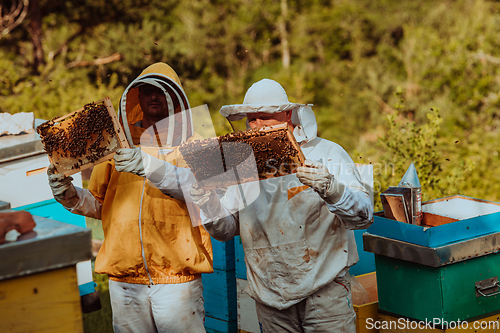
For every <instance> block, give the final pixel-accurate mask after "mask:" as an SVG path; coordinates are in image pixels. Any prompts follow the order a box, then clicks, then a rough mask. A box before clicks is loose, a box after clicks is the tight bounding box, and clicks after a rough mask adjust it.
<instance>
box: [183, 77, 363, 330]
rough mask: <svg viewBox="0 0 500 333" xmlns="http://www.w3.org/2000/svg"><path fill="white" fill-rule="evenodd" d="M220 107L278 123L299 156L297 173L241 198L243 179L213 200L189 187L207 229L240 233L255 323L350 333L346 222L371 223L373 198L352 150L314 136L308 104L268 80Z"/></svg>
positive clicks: (352, 250) (351, 247)
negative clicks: (244, 199) (292, 139)
mask: <svg viewBox="0 0 500 333" xmlns="http://www.w3.org/2000/svg"><path fill="white" fill-rule="evenodd" d="M220 113H221V114H222V115H223V116H225V117H227V118H228V119H229V120H234V119H241V118H242V117H245V116H246V117H247V124H248V126H249V127H250V128H255V127H260V126H266V125H275V124H278V123H287V124H288V126H289V128H290V129H291V130H293V134H294V136H295V138H296V139H297V142H299V144H300V146H301V149H302V151H303V153H304V155H305V157H306V159H307V161H306V163H305V166H303V167H299V168H298V169H297V173H296V174H291V175H285V176H282V177H277V178H272V179H268V180H263V181H260V182H258V191H253V192H254V194H255V193H257V197H256V198H252V200H250V203H245V204H244V205H242V203H241V195H242V193H246V192H248V189H249V188H250V187H248V186H250V185H248V186H247V191H245V186H246V185H247V184H242V185H241V187H243V191H242V190H241V187H238V186H233V187H230V188H229V189H228V190H227V192H226V194H225V195H224V196H223V197H222V198H221V199H220V200H219V198H218V197H217V195H216V193H215V191H204V190H203V189H201V188H200V187H199V186H197V184H195V185H193V187H192V188H191V190H190V194H191V196H192V197H193V200H194V202H195V203H196V204H197V205H198V206H199V207H200V209H201V211H202V218H203V220H204V226H205V228H206V229H207V231H208V232H209V233H210V234H211V235H212V236H213V237H214V238H216V239H218V240H221V241H227V240H230V239H231V238H233V237H234V236H236V235H240V236H241V241H242V244H243V249H244V251H245V263H246V267H247V278H248V287H247V289H246V292H247V293H248V294H249V295H250V296H251V297H252V298H253V299H254V300H255V301H256V307H257V315H258V318H259V323H260V327H261V330H262V332H271V333H274V332H355V331H356V328H355V318H356V315H355V313H354V310H353V307H352V301H351V288H350V276H349V267H351V266H352V265H354V264H355V263H356V262H357V261H358V253H357V250H356V243H355V240H354V233H353V231H352V229H363V228H367V227H368V226H369V225H370V224H371V223H372V222H373V207H372V203H371V199H370V197H369V195H368V192H367V190H366V189H365V188H364V187H363V185H362V184H361V181H360V176H359V173H358V171H357V169H356V166H355V165H354V163H353V161H352V159H351V158H350V157H349V155H348V154H347V153H346V152H345V150H344V149H343V148H342V147H341V146H339V145H338V144H336V143H333V142H331V141H328V140H325V139H321V138H319V137H317V136H316V132H317V125H316V119H315V116H314V113H313V112H312V110H311V107H310V106H309V105H304V104H296V103H291V102H289V101H288V97H287V95H286V92H285V90H284V89H283V88H282V87H281V85H280V84H279V83H277V82H276V81H273V80H269V79H264V80H261V81H259V82H257V83H255V84H253V85H252V86H251V87H250V88H249V89H248V91H247V93H246V95H245V99H244V101H243V104H240V105H228V106H224V107H222V108H221V110H220ZM252 186H255V184H254V185H252ZM247 194H248V193H247ZM242 206H243V207H244V208H242Z"/></svg>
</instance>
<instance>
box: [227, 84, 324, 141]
mask: <svg viewBox="0 0 500 333" xmlns="http://www.w3.org/2000/svg"><path fill="white" fill-rule="evenodd" d="M311 106H312V104H299V103H292V102H290V101H288V96H287V94H286V92H285V89H283V87H282V86H281V85H280V84H279V83H278V82H276V81H274V80H270V79H263V80H260V81H258V82H256V83H254V84H253V85H252V86H251V87H250V88H248V90H247V93H246V94H245V98H244V100H243V104H233V105H225V106H223V107H222V108H221V109H220V110H219V112H220V114H221V115H223V116H224V117H226V118H227V119H228V120H230V121H232V120H239V119H243V118H245V117H246V114H247V113H255V112H265V113H277V112H283V111H289V110H291V111H292V123H293V124H294V125H295V126H296V127H295V129H294V131H293V134H294V136H295V138H296V139H297V141H299V142H301V141H304V140H306V141H311V140H313V139H314V138H316V135H317V131H318V125H317V124H316V117H315V116H314V112H313V111H312V109H311Z"/></svg>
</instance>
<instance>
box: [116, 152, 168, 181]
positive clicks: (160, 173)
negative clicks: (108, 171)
mask: <svg viewBox="0 0 500 333" xmlns="http://www.w3.org/2000/svg"><path fill="white" fill-rule="evenodd" d="M113 159H114V160H115V169H116V171H119V172H130V173H133V174H135V175H137V176H140V177H147V178H148V179H149V180H151V181H152V182H153V183H155V182H160V181H161V180H162V179H163V177H164V176H165V171H166V165H165V163H166V162H164V161H162V160H159V159H157V158H154V157H153V156H151V155H149V154H146V153H145V152H143V151H142V149H141V148H140V147H135V148H132V149H130V148H119V149H117V150H116V154H115V155H114V156H113Z"/></svg>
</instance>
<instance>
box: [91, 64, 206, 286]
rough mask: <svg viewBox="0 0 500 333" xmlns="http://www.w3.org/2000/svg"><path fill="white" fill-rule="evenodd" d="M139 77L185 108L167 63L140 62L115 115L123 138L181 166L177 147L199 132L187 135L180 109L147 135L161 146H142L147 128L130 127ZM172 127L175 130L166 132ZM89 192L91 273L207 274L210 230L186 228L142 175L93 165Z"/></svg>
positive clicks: (140, 276)
mask: <svg viewBox="0 0 500 333" xmlns="http://www.w3.org/2000/svg"><path fill="white" fill-rule="evenodd" d="M152 80H153V81H152ZM141 83H149V84H155V83H156V84H155V85H157V84H160V85H162V86H163V87H164V91H165V93H166V94H170V96H167V99H168V100H169V101H170V102H169V109H170V108H171V107H172V106H173V109H174V110H179V109H182V110H189V103H188V101H187V97H186V95H185V93H184V91H183V90H182V87H181V85H180V81H179V78H178V77H177V75H176V74H175V72H174V71H173V70H172V69H171V68H170V67H169V66H168V65H166V64H163V63H157V64H154V65H152V66H150V67H148V68H146V69H145V70H144V71H143V72H142V73H141V75H140V76H139V77H138V78H137V79H136V80H134V81H133V82H132V83H131V84H130V85H129V87H128V88H127V89H126V90H125V92H124V94H123V96H122V100H121V102H120V103H121V104H120V112H121V119H120V120H121V121H122V123H123V125H124V126H123V127H124V130H125V132H126V134H127V137H128V138H129V141H133V142H134V144H136V145H137V144H140V143H141V142H142V145H141V147H142V148H143V150H144V151H146V152H148V153H151V152H156V154H155V155H156V156H155V157H158V155H157V154H158V152H160V151H162V150H163V151H167V153H166V158H165V159H166V160H168V161H169V162H171V163H172V164H174V165H176V166H179V167H185V166H186V165H185V163H184V161H183V160H182V158H181V157H180V153H179V152H178V150H177V149H176V146H177V145H178V144H180V143H181V142H183V141H189V140H193V139H198V138H199V137H197V135H196V134H194V133H193V130H192V122H191V119H190V113H189V111H186V112H182V113H183V115H182V117H181V116H178V114H176V115H175V116H174V117H169V118H167V120H166V121H167V123H168V122H171V121H174V120H175V124H174V123H172V126H171V127H168V125H167V126H166V127H167V129H166V130H163V131H162V130H161V129H159V130H158V132H157V133H156V135H155V136H154V138H155V139H157V140H155V142H161V145H160V147H156V148H153V149H152V148H151V147H149V148H148V149H146V148H145V147H144V146H145V144H144V143H145V142H151V141H153V140H149V139H148V138H149V137H148V131H146V129H143V128H141V127H138V126H134V125H135V124H137V123H138V122H139V124H140V120H141V119H142V110H141V108H140V105H139V99H138V88H137V87H138V85H140V84H141ZM174 110H171V111H172V112H171V115H173V113H174ZM124 111H125V112H124ZM125 114H126V117H124V115H125ZM186 115H187V116H186ZM181 119H182V120H181ZM181 121H182V122H183V123H181ZM127 125H129V126H127ZM172 129H174V132H175V133H173V135H172V134H171V135H168V132H170V133H172ZM145 138H146V139H147V140H145ZM165 143H166V144H165ZM165 147H167V149H165ZM160 154H161V153H160ZM163 154H165V153H163ZM89 190H90V192H91V193H92V195H93V196H94V197H95V198H96V199H97V200H98V201H99V202H101V204H102V210H101V219H102V226H103V230H104V237H105V240H104V243H103V245H102V247H101V249H100V250H99V253H98V255H97V258H96V262H95V271H96V272H97V273H101V274H108V275H109V277H110V279H112V280H115V281H120V282H128V283H139V284H150V283H154V284H157V283H182V282H188V281H192V280H194V279H196V278H198V277H200V274H201V273H211V272H213V268H212V262H213V257H212V245H211V242H210V236H209V235H208V233H207V232H206V231H205V229H204V228H203V227H202V226H201V225H198V226H193V223H192V222H191V220H190V218H189V213H188V210H187V208H186V204H185V203H184V202H183V201H180V200H176V199H173V198H171V197H169V196H167V195H164V194H163V193H162V192H161V191H160V190H158V189H157V188H156V187H154V186H152V185H150V184H149V182H148V181H147V180H146V179H145V178H143V177H139V176H136V175H134V174H132V173H127V172H118V171H116V170H115V168H114V161H113V160H111V161H107V162H104V163H102V164H99V165H97V166H96V167H94V170H93V172H92V175H91V179H90V182H89ZM195 225H196V223H195Z"/></svg>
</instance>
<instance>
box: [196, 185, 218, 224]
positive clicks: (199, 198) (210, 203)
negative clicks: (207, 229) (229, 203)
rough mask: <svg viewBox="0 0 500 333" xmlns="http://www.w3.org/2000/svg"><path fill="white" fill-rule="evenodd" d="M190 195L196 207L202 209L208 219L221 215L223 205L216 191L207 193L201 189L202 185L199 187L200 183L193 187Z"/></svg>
mask: <svg viewBox="0 0 500 333" xmlns="http://www.w3.org/2000/svg"><path fill="white" fill-rule="evenodd" d="M189 194H190V195H191V198H193V202H194V203H195V205H196V206H198V207H199V208H200V209H201V211H202V212H203V214H205V216H206V217H208V218H214V217H217V216H218V215H219V213H220V211H221V205H220V201H219V198H218V197H217V194H216V193H215V191H214V190H211V191H205V190H204V189H202V188H201V187H200V185H198V183H194V184H193V185H191V189H190V190H189Z"/></svg>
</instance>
